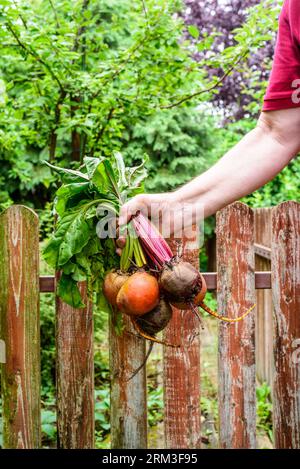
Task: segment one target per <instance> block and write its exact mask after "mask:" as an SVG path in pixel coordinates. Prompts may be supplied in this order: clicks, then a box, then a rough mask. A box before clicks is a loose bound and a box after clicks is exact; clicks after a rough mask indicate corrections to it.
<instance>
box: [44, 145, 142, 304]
mask: <svg viewBox="0 0 300 469" xmlns="http://www.w3.org/2000/svg"><path fill="white" fill-rule="evenodd" d="M46 164H47V165H48V166H50V167H51V168H52V169H53V170H54V171H56V172H58V173H59V175H60V177H61V179H62V183H63V184H62V185H61V187H60V188H59V189H58V190H57V192H56V199H55V204H54V208H55V213H56V215H57V223H56V227H55V231H54V233H53V235H52V237H51V239H50V241H49V242H48V244H47V245H46V247H45V249H44V251H43V256H44V259H45V260H46V262H47V263H48V264H49V265H50V266H51V267H52V268H54V269H56V270H58V271H62V275H61V278H60V281H59V284H58V289H57V294H58V295H59V296H60V297H61V298H62V299H63V300H64V301H65V302H66V303H68V304H69V305H71V306H73V307H75V308H82V307H84V304H83V302H82V298H81V295H80V292H79V289H78V285H77V283H78V282H79V281H84V280H87V281H88V291H89V294H90V296H91V295H92V294H93V293H94V292H96V293H97V295H99V293H100V292H101V286H102V281H103V277H104V274H105V272H106V271H107V270H109V269H111V268H118V267H119V266H120V260H119V258H118V256H117V255H116V254H115V246H114V240H113V239H112V238H111V237H109V236H108V232H109V230H110V229H111V225H112V222H113V220H115V219H116V216H117V215H118V213H119V209H120V206H121V205H122V204H123V203H124V202H125V201H126V199H127V198H130V197H133V196H134V195H136V194H138V193H139V192H143V185H142V183H143V180H144V179H145V177H146V176H147V171H146V169H145V160H144V161H143V162H142V163H141V164H140V165H139V166H136V167H132V168H127V167H126V166H125V164H124V160H123V157H122V155H121V153H118V152H116V153H114V154H113V155H112V157H100V158H90V157H86V158H84V165H83V167H82V168H81V170H82V171H75V170H72V169H68V168H60V167H58V166H53V165H50V164H49V163H47V162H46ZM105 228H106V231H105V230H104V229H105ZM100 229H102V233H106V237H103V236H99V234H100V231H99V230H100ZM103 230H104V231H103ZM133 244H134V243H133ZM134 252H136V246H135V251H134ZM127 254H128V253H127ZM129 265H130V262H129V263H128V259H127V260H126V264H125V265H124V264H123V266H124V267H125V269H126V268H128V267H129ZM98 299H99V297H98Z"/></svg>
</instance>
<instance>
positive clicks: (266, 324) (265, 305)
mask: <svg viewBox="0 0 300 469" xmlns="http://www.w3.org/2000/svg"><path fill="white" fill-rule="evenodd" d="M271 213H272V209H271V208H259V209H256V210H254V240H255V243H256V244H257V245H262V246H264V247H266V248H269V249H268V252H267V253H264V251H263V252H262V254H269V257H271V237H272V220H271ZM255 252H256V253H257V252H260V250H259V249H257V248H256V249H255ZM255 270H259V271H270V270H271V259H266V258H265V257H262V256H261V255H256V256H255ZM256 304H257V307H256V324H257V327H256V338H255V343H256V375H257V378H258V380H259V381H260V382H261V383H263V382H266V383H268V384H269V385H271V383H272V381H273V304H272V292H271V290H259V291H257V292H256Z"/></svg>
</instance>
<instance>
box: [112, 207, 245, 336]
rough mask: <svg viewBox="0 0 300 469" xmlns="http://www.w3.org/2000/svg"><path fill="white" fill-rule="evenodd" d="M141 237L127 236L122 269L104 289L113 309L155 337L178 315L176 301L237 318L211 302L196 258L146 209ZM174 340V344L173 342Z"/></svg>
mask: <svg viewBox="0 0 300 469" xmlns="http://www.w3.org/2000/svg"><path fill="white" fill-rule="evenodd" d="M131 227H133V229H134V231H135V233H136V234H137V236H138V239H132V238H131V236H129V237H128V238H127V241H126V248H125V249H124V250H123V252H122V257H121V262H120V267H121V270H119V271H112V272H110V273H108V274H107V275H106V277H105V280H104V286H103V292H104V295H105V297H106V298H107V300H108V301H109V303H110V304H111V305H112V307H113V308H115V309H117V310H118V311H120V312H122V313H124V314H127V315H129V316H130V317H131V319H132V322H133V324H134V326H135V328H136V330H137V331H138V332H139V334H140V335H142V336H143V337H145V338H147V339H149V340H152V341H155V342H161V341H159V340H157V339H155V335H156V334H157V333H158V332H160V331H162V330H163V329H164V328H165V327H166V326H167V324H168V323H169V321H170V319H171V317H172V309H171V306H170V305H172V306H175V307H176V308H178V309H181V310H191V311H192V312H193V313H195V314H196V316H197V317H198V319H199V320H200V316H199V310H198V307H201V308H202V309H204V310H205V311H206V312H207V313H209V314H211V315H212V316H214V317H217V318H218V319H221V320H223V321H227V322H237V321H240V320H241V319H243V318H244V317H245V316H246V315H247V314H248V313H249V312H250V311H251V310H252V309H253V308H254V306H253V307H252V308H250V309H249V310H248V311H247V312H246V313H245V314H244V315H243V316H241V317H239V318H228V317H225V316H221V315H219V314H218V313H215V312H214V311H212V310H211V309H210V308H209V307H208V306H207V305H206V304H205V303H204V298H205V294H206V291H207V287H206V283H205V280H204V278H203V276H202V275H201V273H200V272H199V271H198V270H197V269H196V268H195V267H194V266H193V265H191V264H190V263H188V262H185V261H183V260H182V259H179V258H178V257H175V256H173V253H172V251H171V249H170V247H169V245H168V244H167V242H166V241H165V240H164V238H163V237H162V236H161V235H160V233H159V232H158V231H157V230H156V228H155V227H154V226H153V225H152V224H151V222H150V221H149V220H148V218H145V217H144V216H143V215H142V214H141V213H138V214H137V215H136V216H134V217H133V219H132V221H131ZM167 345H171V344H167Z"/></svg>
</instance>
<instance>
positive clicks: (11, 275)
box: [0, 205, 41, 449]
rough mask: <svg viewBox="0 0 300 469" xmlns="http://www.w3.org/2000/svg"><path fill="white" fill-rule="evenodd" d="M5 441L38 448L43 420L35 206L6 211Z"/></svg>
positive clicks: (0, 233)
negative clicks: (41, 420)
mask: <svg viewBox="0 0 300 469" xmlns="http://www.w3.org/2000/svg"><path fill="white" fill-rule="evenodd" d="M0 259H1V262H0V288H1V290H0V316H1V339H2V340H3V341H4V343H5V347H6V363H4V364H2V366H1V377H2V382H1V388H2V399H3V446H4V447H5V448H23V449H29V448H38V447H39V446H40V438H41V423H40V329H39V226H38V217H37V215H36V214H35V213H34V212H33V211H32V210H30V209H28V208H26V207H23V206H20V205H15V206H12V207H10V208H9V209H7V210H6V211H5V212H4V213H2V214H1V215H0Z"/></svg>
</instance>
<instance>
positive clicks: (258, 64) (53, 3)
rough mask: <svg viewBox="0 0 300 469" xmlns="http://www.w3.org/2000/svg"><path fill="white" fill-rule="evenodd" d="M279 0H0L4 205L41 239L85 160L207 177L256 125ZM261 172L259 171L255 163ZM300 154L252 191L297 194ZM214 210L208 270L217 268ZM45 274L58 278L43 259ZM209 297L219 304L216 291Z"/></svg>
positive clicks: (265, 418) (175, 176) (206, 251)
mask: <svg viewBox="0 0 300 469" xmlns="http://www.w3.org/2000/svg"><path fill="white" fill-rule="evenodd" d="M279 11H280V2H277V1H276V0H264V1H261V2H260V1H259V0H205V1H204V0H198V1H194V0H186V1H185V2H182V1H177V0H134V1H131V0H73V1H72V2H71V1H70V0H30V1H28V0H27V1H26V0H1V2H0V41H1V49H2V50H1V52H2V53H1V56H0V211H2V210H4V209H5V208H7V207H8V206H9V205H11V204H13V203H20V204H24V205H26V206H29V207H32V208H34V209H35V210H36V211H37V213H38V214H39V217H40V220H41V226H40V239H41V246H42V245H43V243H44V242H45V240H46V239H47V237H48V236H49V234H50V233H51V231H52V228H53V211H52V201H53V196H54V192H55V190H56V189H57V187H58V184H59V182H58V180H57V176H56V175H55V174H53V173H51V171H50V169H49V168H48V167H47V166H46V165H45V164H44V163H43V162H44V160H46V161H49V162H51V163H52V164H56V165H59V166H64V167H66V166H69V167H73V168H78V167H79V166H80V165H81V163H82V160H83V157H84V156H85V155H88V156H99V155H107V156H109V155H110V154H111V153H112V152H113V151H115V150H118V151H121V152H122V153H123V154H124V156H125V159H126V163H127V164H129V165H131V164H132V165H133V164H136V163H138V162H139V160H140V158H141V157H142V156H143V155H145V154H146V155H148V156H149V162H148V168H149V173H150V176H149V177H148V179H147V181H146V189H147V191H148V192H162V191H169V190H174V189H175V188H176V187H178V186H179V185H181V184H183V183H184V182H186V181H188V180H190V179H191V178H192V177H193V176H195V175H197V174H199V173H201V172H203V171H205V169H207V168H208V167H210V166H211V165H212V164H213V163H214V162H216V161H217V160H218V158H220V157H221V156H222V155H223V154H224V153H225V152H226V151H227V150H228V149H230V148H231V147H232V146H233V145H234V144H235V143H236V142H237V141H238V140H240V139H241V137H242V136H243V135H244V134H245V133H247V132H248V131H249V130H250V129H252V128H253V127H254V126H255V125H256V120H257V117H258V115H259V112H260V109H261V105H262V99H263V95H264V93H265V89H266V86H267V80H268V76H269V73H270V68H271V64H272V57H273V52H274V43H275V37H276V30H277V21H278V13H279ZM258 171H259V168H258ZM299 174H300V161H299V159H295V160H293V161H292V162H291V164H290V165H289V166H288V167H287V168H286V169H285V170H284V171H283V172H282V173H281V174H280V175H279V176H277V178H275V179H274V180H273V181H272V182H270V183H269V184H267V185H266V186H265V187H263V188H262V189H260V190H259V191H256V192H255V193H253V194H251V195H250V196H248V197H247V198H246V199H245V201H246V202H247V203H248V204H249V205H250V206H252V207H268V206H272V205H277V204H278V203H280V202H282V201H284V200H290V199H294V200H299V182H298V181H299ZM213 250H214V218H213V217H211V218H209V219H208V220H207V221H206V223H205V244H204V247H203V249H202V250H201V260H200V261H201V268H202V270H210V271H212V270H214V269H213V265H211V264H212V262H213ZM41 269H42V270H41V274H46V273H52V272H50V271H49V270H48V269H47V267H46V266H45V265H44V264H43V263H42V266H41ZM209 302H210V304H211V305H214V297H213V295H210V296H209ZM107 314H108V313H107V312H106V311H102V310H101V309H100V308H98V309H96V310H95V377H96V381H95V386H96V415H95V418H96V429H97V438H96V444H97V447H98V448H106V447H109V437H110V436H109V435H110V433H109V429H110V424H109V382H110V376H109V364H108V344H107ZM54 319H55V314H54V299H53V296H52V295H50V294H45V295H42V296H41V326H42V329H41V333H42V396H43V410H42V423H43V446H44V447H54V446H55V444H56V435H55V432H56V427H55V419H56V415H55V408H54V395H55V348H54V338H55V332H54V327H55V325H54V322H55V320H54ZM205 323H206V332H205V334H203V335H204V338H203V340H202V356H203V357H204V365H203V366H202V398H201V402H200V403H199V405H201V411H202V418H203V423H204V424H203V437H204V440H205V439H207V443H206V446H207V447H213V446H214V443H215V441H216V432H217V419H218V415H217V401H216V396H217V379H216V378H217V363H216V359H217V353H216V327H217V326H216V322H215V321H214V320H213V319H210V318H205ZM160 371H161V350H160V347H159V346H156V347H155V350H154V353H153V354H152V357H151V359H150V361H149V363H148V377H149V380H148V386H149V393H150V394H149V396H150V397H149V400H148V409H149V426H150V427H151V432H150V444H149V447H156V446H158V445H159V441H160V434H161V431H162V429H161V428H162V425H161V424H162V420H163V409H162V383H161V373H160ZM257 396H258V411H257V415H258V418H257V425H258V429H259V435H260V440H259V441H260V446H261V447H272V426H271V421H272V418H271V412H272V403H271V398H270V390H269V388H268V386H267V385H266V384H265V383H258V387H257Z"/></svg>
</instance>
